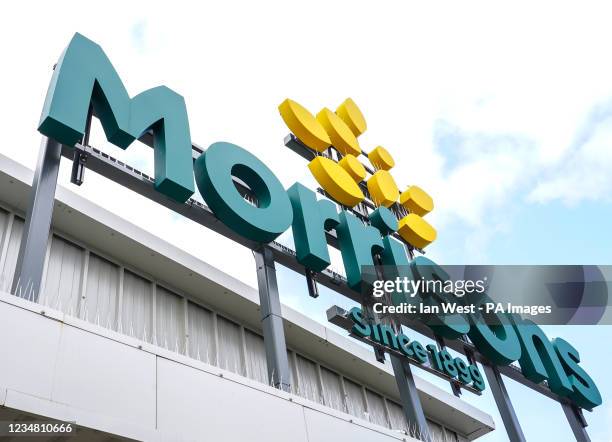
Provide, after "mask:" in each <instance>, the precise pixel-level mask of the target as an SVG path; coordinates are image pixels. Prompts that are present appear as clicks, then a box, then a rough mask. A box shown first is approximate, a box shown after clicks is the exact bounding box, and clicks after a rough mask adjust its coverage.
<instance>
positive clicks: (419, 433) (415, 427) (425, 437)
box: [389, 355, 432, 442]
mask: <svg viewBox="0 0 612 442" xmlns="http://www.w3.org/2000/svg"><path fill="white" fill-rule="evenodd" d="M389 358H390V359H391V366H392V367H393V374H394V375H395V382H397V388H398V390H399V393H400V400H401V402H402V410H403V411H404V416H405V417H406V421H407V422H408V430H409V433H410V435H411V436H412V437H415V438H417V439H420V440H422V441H426V442H430V441H431V440H432V439H431V433H430V431H429V426H428V425H427V420H426V419H425V413H423V406H422V405H421V399H420V398H419V391H418V390H417V388H416V385H415V383H414V377H413V376H412V370H411V369H410V363H409V362H408V361H407V360H405V359H403V358H400V357H398V356H395V355H390V357H389Z"/></svg>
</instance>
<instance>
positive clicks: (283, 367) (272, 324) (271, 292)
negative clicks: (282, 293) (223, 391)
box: [253, 248, 291, 391]
mask: <svg viewBox="0 0 612 442" xmlns="http://www.w3.org/2000/svg"><path fill="white" fill-rule="evenodd" d="M253 254H254V255H255V263H256V265H257V284H258V286H259V303H260V307H261V325H262V329H263V337H264V344H265V347H266V361H267V364H268V379H270V380H271V382H272V384H273V385H274V387H276V388H279V389H281V390H284V391H291V382H290V374H289V373H290V372H289V360H288V358H287V344H286V343H285V330H284V329H283V317H282V315H281V304H280V297H279V294H278V285H277V282H276V268H275V266H274V257H273V255H272V252H271V251H270V250H269V249H267V248H263V249H259V250H254V251H253Z"/></svg>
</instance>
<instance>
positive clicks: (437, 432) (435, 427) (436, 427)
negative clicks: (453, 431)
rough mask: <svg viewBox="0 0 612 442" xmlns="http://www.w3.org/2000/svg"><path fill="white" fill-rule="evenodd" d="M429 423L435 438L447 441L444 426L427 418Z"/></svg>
mask: <svg viewBox="0 0 612 442" xmlns="http://www.w3.org/2000/svg"><path fill="white" fill-rule="evenodd" d="M427 425H428V426H429V431H430V432H431V436H432V438H433V440H435V441H445V442H446V439H445V437H446V435H445V434H444V428H442V426H441V425H440V424H437V423H436V422H433V421H430V420H429V419H427Z"/></svg>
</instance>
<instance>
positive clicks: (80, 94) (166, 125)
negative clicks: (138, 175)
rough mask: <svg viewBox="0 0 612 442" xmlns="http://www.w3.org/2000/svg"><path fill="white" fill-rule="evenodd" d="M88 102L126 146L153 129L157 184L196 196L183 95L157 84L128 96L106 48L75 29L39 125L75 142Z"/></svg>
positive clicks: (176, 195) (170, 192)
mask: <svg viewBox="0 0 612 442" xmlns="http://www.w3.org/2000/svg"><path fill="white" fill-rule="evenodd" d="M90 103H91V105H92V106H93V110H94V112H95V114H96V115H97V116H98V118H99V119H100V122H101V124H102V128H103V129H104V133H105V134H106V138H107V139H108V141H110V142H111V143H113V144H114V145H116V146H118V147H120V148H122V149H126V148H127V147H128V146H129V145H130V144H131V143H132V142H133V141H134V140H135V139H137V138H140V137H141V136H142V134H144V133H145V132H147V131H148V130H152V132H153V146H154V159H155V188H156V189H157V190H158V191H160V192H162V193H163V194H165V195H167V196H169V197H170V198H173V199H175V200H177V201H180V202H184V201H187V199H189V197H190V196H191V195H193V193H194V185H193V160H192V153H191V137H190V134H189V120H188V118H187V109H186V107H185V100H184V99H183V97H182V96H181V95H179V94H177V93H176V92H174V91H172V90H171V89H168V88H167V87H165V86H159V87H155V88H153V89H149V90H146V91H144V92H142V93H141V94H138V95H136V96H135V97H134V98H130V96H129V95H128V93H127V91H126V89H125V86H124V85H123V82H122V81H121V79H120V78H119V75H118V74H117V71H115V68H114V67H113V65H112V64H111V62H110V60H109V59H108V57H107V56H106V54H105V53H104V51H103V50H102V48H101V47H100V46H98V45H97V44H96V43H94V42H93V41H91V40H89V39H87V38H85V37H84V36H82V35H81V34H78V33H77V34H75V35H74V37H72V40H71V41H70V44H69V45H68V47H67V48H66V50H65V51H64V53H63V54H62V56H61V57H60V60H59V62H58V63H57V66H56V67H55V71H54V72H53V77H52V78H51V83H50V85H49V90H48V91H47V97H46V99H45V104H44V107H43V110H42V115H41V118H40V124H39V127H38V130H39V131H40V132H41V133H42V134H43V135H46V136H48V137H50V138H54V139H55V140H57V141H59V142H60V143H62V144H65V145H68V146H74V145H75V144H76V143H77V142H79V141H80V140H81V139H82V137H83V134H84V132H85V126H86V124H87V113H88V110H89V105H90Z"/></svg>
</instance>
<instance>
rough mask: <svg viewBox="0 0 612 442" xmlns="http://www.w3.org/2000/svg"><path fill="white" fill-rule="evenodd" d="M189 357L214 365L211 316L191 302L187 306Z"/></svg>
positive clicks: (213, 334) (213, 335) (213, 339)
mask: <svg viewBox="0 0 612 442" xmlns="http://www.w3.org/2000/svg"><path fill="white" fill-rule="evenodd" d="M187 316H188V333H189V356H191V357H192V358H194V359H198V360H200V361H203V362H206V363H207V364H213V365H215V364H216V359H215V329H214V323H213V314H212V313H211V312H210V311H208V310H206V309H205V308H203V307H200V306H199V305H197V304H194V303H193V302H189V303H188V304H187Z"/></svg>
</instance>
